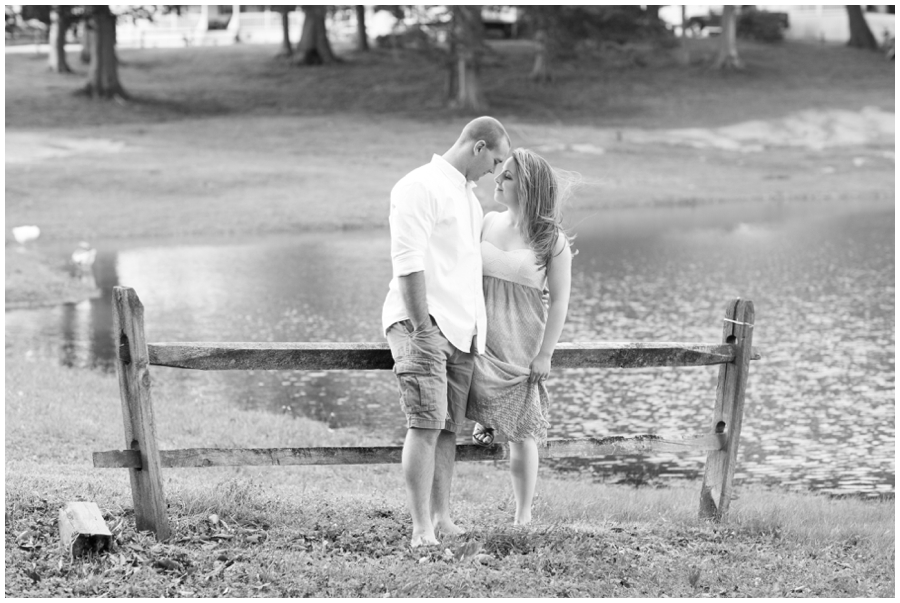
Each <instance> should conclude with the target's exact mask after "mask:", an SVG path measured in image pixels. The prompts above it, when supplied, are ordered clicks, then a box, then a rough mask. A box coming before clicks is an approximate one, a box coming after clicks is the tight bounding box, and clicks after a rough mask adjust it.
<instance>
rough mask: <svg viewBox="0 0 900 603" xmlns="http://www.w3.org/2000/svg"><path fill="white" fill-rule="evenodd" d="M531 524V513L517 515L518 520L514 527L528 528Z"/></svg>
mask: <svg viewBox="0 0 900 603" xmlns="http://www.w3.org/2000/svg"><path fill="white" fill-rule="evenodd" d="M530 523H531V513H530V512H529V513H528V514H527V515H516V520H515V521H514V522H513V525H516V526H527V525H528V524H530Z"/></svg>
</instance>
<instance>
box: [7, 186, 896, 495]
mask: <svg viewBox="0 0 900 603" xmlns="http://www.w3.org/2000/svg"><path fill="white" fill-rule="evenodd" d="M568 222H569V223H570V224H571V226H572V230H573V232H575V233H576V234H577V239H576V243H575V247H576V249H577V250H578V255H577V256H576V258H575V261H574V264H573V282H572V300H571V307H570V312H569V318H568V321H567V324H566V327H565V330H564V332H563V335H562V338H561V340H562V341H695V342H696V341H704V342H718V341H721V337H722V318H723V314H724V310H725V306H726V305H727V303H728V301H729V300H730V299H732V298H734V297H741V298H745V299H751V300H753V302H754V304H755V306H756V326H755V331H754V342H753V343H754V347H756V348H758V349H759V351H760V352H761V353H762V358H761V359H760V360H758V361H754V362H753V363H752V364H751V369H750V383H749V389H748V393H747V402H746V409H745V418H744V426H743V432H742V438H741V449H740V456H739V460H738V469H737V473H736V475H735V479H736V483H737V484H741V483H744V484H747V483H761V484H768V485H773V486H778V487H783V488H791V489H800V490H803V489H814V490H817V491H822V492H826V493H829V494H835V495H841V494H856V495H863V496H880V495H888V496H892V495H893V493H894V474H895V468H894V307H895V306H894V303H895V302H894V206H893V202H892V200H887V201H885V200H870V201H848V200H843V201H840V202H790V203H759V202H756V203H729V204H719V205H704V206H697V207H648V208H630V209H611V210H603V211H599V212H595V213H592V214H585V215H573V216H570V218H569V220H568ZM95 246H96V247H97V248H98V249H99V254H98V257H97V262H96V264H95V266H94V268H95V275H96V278H97V280H98V284H99V285H100V286H101V288H102V289H103V291H104V295H103V297H102V298H101V299H98V300H93V301H87V302H82V303H80V304H77V305H71V304H70V305H64V306H59V307H53V308H42V309H31V310H15V311H9V312H7V313H6V340H7V346H10V345H12V346H15V347H17V348H21V349H23V350H33V351H34V352H41V353H45V354H52V355H54V356H58V357H59V359H60V361H61V362H62V363H64V364H67V365H71V366H76V367H94V368H99V369H101V370H110V369H111V366H112V363H111V360H112V357H113V354H114V349H113V346H112V340H111V337H110V325H111V324H112V315H111V310H110V305H109V292H110V290H111V288H112V287H113V286H114V285H117V284H121V285H126V286H130V287H133V288H134V289H135V290H136V291H137V293H138V295H139V296H140V298H141V300H142V302H143V303H144V306H145V321H146V330H147V340H148V341H150V342H162V341H172V342H175V341H383V336H382V334H381V332H380V324H379V322H380V315H381V304H382V302H383V300H384V296H385V293H386V291H387V283H388V280H389V279H390V273H391V268H390V258H389V249H390V243H389V239H388V233H387V231H383V230H379V231H365V232H331V233H321V234H302V235H294V236H277V237H266V238H264V239H262V238H248V239H247V240H244V241H236V240H234V239H229V240H225V241H223V240H191V241H189V242H183V241H165V240H163V241H161V240H159V239H154V240H148V241H134V240H130V241H121V240H116V241H97V242H95ZM153 371H154V374H159V375H160V377H159V378H171V377H172V375H174V374H176V373H177V374H178V375H177V378H179V379H190V380H193V381H194V382H196V386H197V388H204V389H207V388H212V390H213V391H215V392H216V393H218V394H221V396H222V398H223V399H224V402H223V403H227V404H234V405H240V406H242V407H248V408H263V409H267V410H270V411H272V412H280V413H290V414H296V415H302V416H308V417H312V418H315V419H318V420H321V421H326V422H328V424H329V425H331V426H332V427H335V428H340V427H346V426H354V427H358V428H363V429H365V430H372V431H373V432H378V433H381V434H384V436H385V439H386V440H388V441H390V442H392V443H400V442H402V438H403V433H404V428H403V419H402V414H401V412H400V410H399V407H398V404H397V393H396V385H395V382H394V377H393V375H392V374H390V373H389V372H384V373H381V372H378V373H375V372H371V373H365V372H343V371H339V372H324V371H322V372H300V371H253V372H215V373H202V372H197V371H190V372H185V371H178V370H177V369H165V368H154V369H153ZM717 371H718V368H716V367H700V368H677V369H676V368H659V369H638V370H635V369H628V370H615V369H613V370H587V369H578V370H575V369H573V370H565V371H557V372H556V374H555V375H554V376H553V377H552V378H551V381H549V382H548V386H549V388H550V392H551V396H552V402H553V414H552V417H551V422H552V429H551V434H550V435H551V437H578V436H585V435H598V436H602V435H610V434H625V433H647V432H652V433H658V434H660V435H665V434H677V433H692V434H693V433H701V432H704V431H707V430H708V429H709V426H710V423H711V417H712V408H713V404H714V401H715V383H716V378H717ZM461 439H462V438H461ZM466 439H467V436H466ZM247 445H248V446H249V445H252V443H249V442H248V444H247ZM704 460H705V456H704V455H697V456H689V455H688V456H685V455H665V454H662V455H653V456H633V457H603V458H598V459H565V460H561V461H557V462H554V463H553V466H554V467H555V468H556V469H557V470H560V471H581V472H586V473H591V474H592V475H594V476H596V477H597V478H598V479H605V480H607V481H613V482H627V483H635V484H640V483H655V482H657V481H665V480H667V479H678V478H679V477H695V476H697V475H698V473H699V472H701V471H702V467H703V463H704Z"/></svg>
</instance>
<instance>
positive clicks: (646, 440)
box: [93, 433, 725, 469]
mask: <svg viewBox="0 0 900 603" xmlns="http://www.w3.org/2000/svg"><path fill="white" fill-rule="evenodd" d="M724 446H725V434H724V433H714V434H709V435H703V436H696V437H677V436H676V437H669V438H664V437H660V436H657V435H636V436H609V437H605V438H579V439H558V440H548V441H547V442H546V443H545V445H544V446H542V447H540V448H538V456H540V458H564V457H573V456H601V455H606V454H623V453H624V454H628V453H640V452H710V451H713V450H721V449H722V448H723V447H724ZM402 453H403V447H402V446H347V447H341V448H191V449H187V450H160V451H159V464H160V466H162V467H165V468H176V467H234V466H247V465H254V466H267V465H370V464H385V463H399V462H400V459H401V455H402ZM93 457H94V467H98V468H107V469H109V468H118V469H140V468H141V455H140V453H139V452H138V451H136V450H110V451H107V452H95V453H94V455H93ZM456 460H457V461H503V460H509V448H508V446H507V445H506V444H494V445H492V446H488V447H484V446H477V445H475V444H463V445H458V446H457V447H456Z"/></svg>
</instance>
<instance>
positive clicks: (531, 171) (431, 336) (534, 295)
mask: <svg viewBox="0 0 900 603" xmlns="http://www.w3.org/2000/svg"><path fill="white" fill-rule="evenodd" d="M498 168H499V169H498ZM488 173H492V174H495V176H494V182H495V185H496V186H495V189H494V200H495V201H497V202H499V203H501V204H502V205H505V206H506V211H503V212H499V213H498V212H489V213H488V214H487V215H484V214H483V211H482V209H481V205H480V204H479V202H478V199H477V198H476V197H475V194H474V192H473V190H472V189H473V188H474V187H475V181H476V180H479V179H480V178H481V177H482V176H485V175H487V174H488ZM560 196H561V183H560V181H559V180H558V178H557V175H556V174H555V172H554V171H553V169H552V168H551V167H550V165H549V164H548V163H547V162H546V161H545V160H544V159H542V158H541V157H539V156H538V155H536V154H535V153H533V152H531V151H528V150H526V149H514V150H513V149H512V147H511V142H510V138H509V135H508V134H507V132H506V130H505V129H504V127H503V126H502V125H501V124H500V122H499V121H497V120H496V119H494V118H492V117H479V118H477V119H475V120H473V121H471V122H469V123H468V124H467V125H466V126H465V128H463V131H462V134H460V136H459V138H458V139H457V141H456V142H455V143H454V144H453V146H451V147H450V149H449V150H447V152H445V153H444V154H443V155H434V156H433V157H432V159H431V162H430V163H428V164H426V165H424V166H422V167H419V168H417V169H415V170H413V171H412V172H410V173H409V174H407V175H406V176H404V177H403V178H402V179H401V180H400V181H399V182H398V183H397V184H396V185H395V186H394V188H393V190H392V191H391V209H390V228H391V263H392V267H393V278H392V280H391V283H390V287H389V290H388V295H387V298H386V300H385V302H384V309H383V313H382V324H383V327H384V329H385V333H386V336H387V339H388V343H389V344H390V348H391V353H392V355H393V357H394V372H395V374H396V376H397V379H398V381H399V386H400V402H401V406H402V407H403V410H404V412H405V413H406V417H407V427H408V430H407V433H406V440H405V442H404V444H403V457H402V464H403V475H404V479H405V482H406V496H407V505H408V507H409V510H410V513H411V515H412V524H413V532H412V540H411V545H412V546H413V547H417V546H421V545H429V544H438V540H437V533H438V532H440V533H443V534H445V535H456V534H461V533H463V530H462V529H461V528H459V527H458V526H457V525H456V524H454V522H453V520H452V519H451V517H450V507H449V498H450V485H451V481H452V479H453V470H454V462H455V459H456V437H457V436H456V434H457V432H458V431H459V430H460V429H461V428H462V426H463V423H464V422H465V420H466V419H467V418H468V419H471V420H474V421H476V426H475V432H474V433H473V434H472V437H473V439H474V440H475V441H476V443H479V444H482V445H490V444H491V443H492V442H493V438H494V433H495V430H497V431H499V432H500V433H503V435H505V436H506V437H507V439H508V440H509V445H510V470H511V474H512V483H513V490H514V492H515V497H516V516H515V523H517V524H526V523H528V522H530V521H531V506H532V500H533V497H534V490H535V484H536V482H537V472H538V445H539V444H541V443H542V442H543V441H544V439H545V438H546V436H547V427H548V426H549V422H548V416H549V398H548V396H547V389H546V387H545V385H544V380H545V379H546V378H547V376H548V374H549V373H550V358H551V356H552V354H553V349H554V348H555V347H556V343H557V341H558V340H559V336H560V333H561V332H562V328H563V323H564V322H565V318H566V311H567V308H568V303H569V290H570V283H571V263H572V252H571V250H570V239H569V237H568V236H567V235H566V233H565V232H564V231H563V229H562V224H561V218H560V201H561V199H560Z"/></svg>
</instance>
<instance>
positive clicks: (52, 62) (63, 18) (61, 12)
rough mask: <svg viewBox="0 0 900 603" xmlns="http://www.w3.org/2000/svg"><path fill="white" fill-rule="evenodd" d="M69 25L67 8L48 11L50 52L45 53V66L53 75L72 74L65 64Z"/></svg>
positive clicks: (54, 8)
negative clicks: (46, 65) (46, 56)
mask: <svg viewBox="0 0 900 603" xmlns="http://www.w3.org/2000/svg"><path fill="white" fill-rule="evenodd" d="M70 23H71V20H70V18H69V9H68V7H59V6H55V7H53V10H51V11H50V34H49V35H50V38H49V42H50V52H48V53H47V55H48V58H47V64H48V67H49V68H50V70H51V71H53V72H54V73H72V70H71V69H69V64H68V63H67V62H66V34H67V33H68V31H69V24H70Z"/></svg>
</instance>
